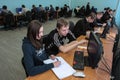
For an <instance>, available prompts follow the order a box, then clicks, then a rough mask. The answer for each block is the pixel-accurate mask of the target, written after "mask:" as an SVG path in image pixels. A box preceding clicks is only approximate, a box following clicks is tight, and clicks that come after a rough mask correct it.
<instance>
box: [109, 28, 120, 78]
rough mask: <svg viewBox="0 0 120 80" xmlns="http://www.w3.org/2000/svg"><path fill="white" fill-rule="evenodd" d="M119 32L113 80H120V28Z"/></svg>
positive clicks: (113, 61)
mask: <svg viewBox="0 0 120 80" xmlns="http://www.w3.org/2000/svg"><path fill="white" fill-rule="evenodd" d="M117 30H118V33H117V34H116V37H115V41H114V46H113V58H112V68H111V80H120V28H119V27H117Z"/></svg>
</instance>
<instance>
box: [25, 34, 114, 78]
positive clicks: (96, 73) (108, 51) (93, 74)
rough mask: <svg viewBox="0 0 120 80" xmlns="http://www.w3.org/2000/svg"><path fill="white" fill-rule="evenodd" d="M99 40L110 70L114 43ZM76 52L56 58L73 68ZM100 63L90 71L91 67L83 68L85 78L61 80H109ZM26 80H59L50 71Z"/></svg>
mask: <svg viewBox="0 0 120 80" xmlns="http://www.w3.org/2000/svg"><path fill="white" fill-rule="evenodd" d="M113 35H114V33H113ZM81 39H85V36H81V37H79V38H78V39H77V40H78V41H80V40H81ZM101 40H102V42H103V47H104V57H105V60H106V62H107V63H108V65H109V66H110V68H111V65H112V48H113V43H114V42H113V41H111V40H108V39H101ZM86 45H87V44H86ZM76 50H79V49H78V48H75V49H73V50H71V51H69V52H67V53H61V52H60V53H59V54H58V55H57V56H61V57H62V58H63V59H64V60H66V61H67V62H68V63H69V64H70V65H71V66H73V57H74V52H75V51H76ZM80 50H81V49H80ZM83 51H84V54H85V55H87V50H83ZM102 61H103V60H102V59H101V61H100V62H99V65H98V68H96V69H92V68H91V67H86V66H85V68H84V71H83V72H84V73H85V75H86V77H85V78H76V77H74V76H69V77H67V78H64V79H62V80H110V74H108V73H107V72H105V71H104V70H107V68H106V67H105V66H104V65H103V63H102ZM102 69H103V70H102ZM61 73H62V72H61ZM26 80H59V79H58V78H57V77H56V76H55V74H54V73H53V72H52V70H48V71H47V72H44V73H42V74H38V75H36V76H29V77H28V78H26Z"/></svg>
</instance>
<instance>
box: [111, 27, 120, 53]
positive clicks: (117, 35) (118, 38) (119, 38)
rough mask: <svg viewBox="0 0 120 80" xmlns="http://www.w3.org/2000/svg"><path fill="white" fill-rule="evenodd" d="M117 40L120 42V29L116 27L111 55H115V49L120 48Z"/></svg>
mask: <svg viewBox="0 0 120 80" xmlns="http://www.w3.org/2000/svg"><path fill="white" fill-rule="evenodd" d="M119 40H120V28H119V27H117V31H116V36H115V40H114V45H113V50H112V52H113V54H115V52H116V50H117V48H120V44H119Z"/></svg>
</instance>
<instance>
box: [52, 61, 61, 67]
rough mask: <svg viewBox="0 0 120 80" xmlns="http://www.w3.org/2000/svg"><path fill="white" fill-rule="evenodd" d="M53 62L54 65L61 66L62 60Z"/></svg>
mask: <svg viewBox="0 0 120 80" xmlns="http://www.w3.org/2000/svg"><path fill="white" fill-rule="evenodd" d="M53 64H54V67H59V66H60V64H61V62H60V61H56V62H54V63H53Z"/></svg>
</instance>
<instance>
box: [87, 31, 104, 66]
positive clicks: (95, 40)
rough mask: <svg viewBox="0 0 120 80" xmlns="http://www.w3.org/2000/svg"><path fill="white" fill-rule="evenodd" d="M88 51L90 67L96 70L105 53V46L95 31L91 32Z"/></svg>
mask: <svg viewBox="0 0 120 80" xmlns="http://www.w3.org/2000/svg"><path fill="white" fill-rule="evenodd" d="M87 51H88V61H89V66H91V67H92V68H96V67H97V66H98V62H99V61H100V59H101V55H102V53H103V46H102V42H101V40H100V38H99V37H98V36H97V35H96V34H95V33H94V32H93V31H91V32H90V37H89V41H88V46H87Z"/></svg>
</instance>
